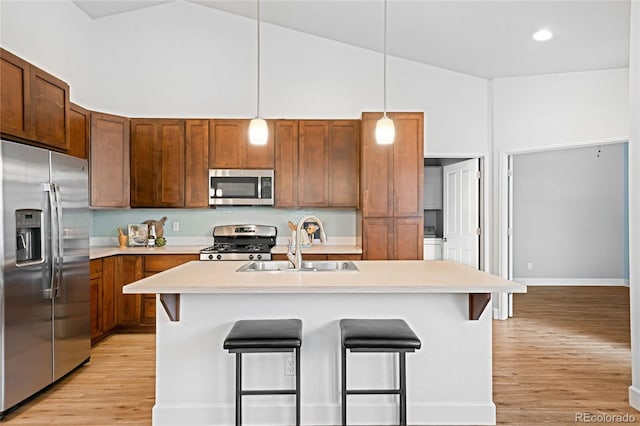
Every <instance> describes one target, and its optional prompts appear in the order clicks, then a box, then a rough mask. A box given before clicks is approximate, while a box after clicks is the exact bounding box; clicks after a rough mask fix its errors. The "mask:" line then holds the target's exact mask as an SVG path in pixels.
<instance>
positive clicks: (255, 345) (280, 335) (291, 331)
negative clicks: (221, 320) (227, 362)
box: [224, 319, 302, 352]
mask: <svg viewBox="0 0 640 426" xmlns="http://www.w3.org/2000/svg"><path fill="white" fill-rule="evenodd" d="M300 345H302V321H300V320H299V319H286V320H281V319H275V320H241V321H237V322H236V323H235V324H233V327H232V328H231V331H229V334H227V338H226V339H225V340H224V349H228V350H229V352H234V350H235V349H243V350H245V352H249V349H261V350H265V349H287V348H299V347H300ZM274 352H275V351H274Z"/></svg>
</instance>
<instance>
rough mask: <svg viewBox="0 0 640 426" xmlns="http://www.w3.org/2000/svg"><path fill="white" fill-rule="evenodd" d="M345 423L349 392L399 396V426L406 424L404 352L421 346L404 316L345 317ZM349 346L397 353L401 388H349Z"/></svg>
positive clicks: (343, 416) (343, 325)
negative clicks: (375, 317) (385, 317)
mask: <svg viewBox="0 0 640 426" xmlns="http://www.w3.org/2000/svg"><path fill="white" fill-rule="evenodd" d="M340 332H341V335H342V365H341V366H342V426H346V425H347V395H389V394H391V395H399V396H400V401H399V409H398V411H399V417H400V425H401V426H406V424H407V378H406V364H405V354H406V353H407V352H415V351H416V350H417V349H420V346H421V342H420V339H419V338H418V336H416V334H415V333H414V332H413V330H411V327H409V325H408V324H407V323H406V322H405V321H404V320H401V319H342V320H340ZM347 349H349V350H350V351H351V352H352V353H353V352H397V353H398V364H399V370H400V371H399V378H400V384H399V388H398V389H347Z"/></svg>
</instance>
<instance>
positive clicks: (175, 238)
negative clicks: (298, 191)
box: [91, 207, 356, 245]
mask: <svg viewBox="0 0 640 426" xmlns="http://www.w3.org/2000/svg"><path fill="white" fill-rule="evenodd" d="M307 215H314V216H317V217H318V218H319V219H320V220H322V221H323V224H324V227H325V231H326V233H327V236H328V238H329V243H330V244H353V243H352V242H351V241H355V233H356V212H355V210H353V209H349V210H337V209H316V210H308V209H305V210H294V209H276V208H273V207H219V208H216V209H117V210H92V215H91V216H92V227H91V237H92V244H94V243H95V244H94V245H105V244H108V243H109V242H110V239H111V238H113V239H114V240H113V241H116V236H117V235H118V227H120V228H122V230H123V231H125V232H126V229H127V225H128V224H130V223H142V222H144V221H145V220H148V219H152V220H159V219H161V218H162V217H163V216H166V217H167V222H166V223H165V231H164V235H165V236H166V237H167V243H168V244H170V245H173V244H176V245H189V244H194V245H202V244H207V243H210V242H211V235H212V233H213V227H214V226H217V225H232V224H245V223H247V224H248V223H251V224H259V225H271V226H276V227H277V228H278V243H279V244H280V243H281V241H282V240H284V241H286V238H287V237H288V236H289V235H290V231H289V227H288V226H287V221H289V220H290V221H292V222H293V223H295V224H297V223H298V221H299V220H300V219H302V218H303V217H304V216H307ZM173 222H179V223H180V231H173ZM102 243H104V244H102Z"/></svg>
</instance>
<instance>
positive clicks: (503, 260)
mask: <svg viewBox="0 0 640 426" xmlns="http://www.w3.org/2000/svg"><path fill="white" fill-rule="evenodd" d="M628 142H629V139H628V138H615V139H601V140H593V141H587V142H573V143H564V144H554V145H546V146H545V145H541V146H538V147H533V148H522V149H507V150H500V151H499V153H498V173H497V179H498V182H497V185H498V192H499V195H498V197H499V200H498V207H497V208H498V212H497V213H498V214H497V223H498V224H497V228H498V229H497V235H498V241H497V244H498V247H497V250H496V252H497V253H498V271H499V275H500V276H501V277H502V278H505V279H508V280H511V279H512V278H513V265H512V262H513V252H512V249H513V247H512V241H511V238H510V237H511V236H510V225H511V217H512V214H513V202H512V201H513V200H512V198H513V194H511V192H510V191H511V183H510V176H509V173H510V171H509V170H510V165H511V161H512V157H513V156H514V155H520V154H532V153H538V152H549V151H558V150H561V149H571V148H588V147H594V146H598V145H612V144H617V143H628ZM497 296H498V297H495V300H496V301H497V303H496V304H495V305H494V319H503V320H504V319H507V318H509V317H511V316H512V315H513V298H512V294H511V293H499V294H498V295H497Z"/></svg>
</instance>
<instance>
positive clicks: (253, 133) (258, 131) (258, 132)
mask: <svg viewBox="0 0 640 426" xmlns="http://www.w3.org/2000/svg"><path fill="white" fill-rule="evenodd" d="M256 3H257V10H258V18H257V20H258V28H257V30H258V31H257V33H258V49H257V50H258V58H257V65H258V67H257V68H258V72H257V96H256V118H254V119H253V120H251V122H250V123H249V143H250V144H251V145H266V144H267V139H269V129H268V128H267V122H266V121H265V120H263V119H262V118H260V0H257V1H256Z"/></svg>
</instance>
